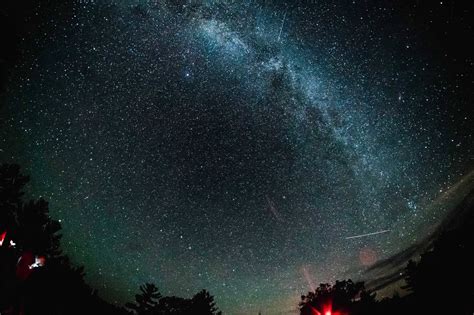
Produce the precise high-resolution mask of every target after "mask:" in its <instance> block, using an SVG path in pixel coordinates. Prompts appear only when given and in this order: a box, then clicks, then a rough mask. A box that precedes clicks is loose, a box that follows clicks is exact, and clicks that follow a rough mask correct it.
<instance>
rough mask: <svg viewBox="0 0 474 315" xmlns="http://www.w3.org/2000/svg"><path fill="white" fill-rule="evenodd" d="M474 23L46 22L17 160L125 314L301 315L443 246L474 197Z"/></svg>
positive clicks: (76, 15)
mask: <svg viewBox="0 0 474 315" xmlns="http://www.w3.org/2000/svg"><path fill="white" fill-rule="evenodd" d="M471 13H472V7H470V6H468V5H463V4H459V3H455V2H452V1H441V2H440V1H430V2H429V3H423V1H421V4H420V1H401V2H399V1H338V2H330V1H307V2H296V1H288V3H286V4H285V3H283V2H277V1H261V2H258V1H248V2H245V1H197V0H195V1H183V0H182V1H164V0H163V1H158V0H157V1H138V0H136V1H126V0H124V1H109V0H101V1H99V0H97V1H87V0H85V1H72V2H71V3H69V4H58V5H51V3H49V5H37V4H35V5H33V6H31V7H30V11H29V12H28V14H26V13H25V14H24V16H23V17H25V16H26V17H27V19H26V20H25V21H26V22H25V21H24V23H26V24H27V25H29V24H28V23H32V24H33V23H36V24H34V27H27V28H25V29H24V30H23V31H22V33H21V34H20V35H19V36H18V38H15V41H16V42H15V45H16V47H18V48H17V51H16V52H15V53H16V54H17V57H15V59H14V60H13V61H8V60H7V61H8V62H9V64H8V67H9V68H8V75H7V80H6V82H5V87H4V90H3V91H2V98H1V101H2V104H1V107H0V117H1V125H0V141H1V142H0V161H2V162H16V163H19V164H21V165H22V166H23V168H24V170H25V172H27V173H29V174H30V175H31V178H32V182H31V184H30V186H29V189H30V195H31V196H33V197H38V196H43V197H44V198H46V199H47V200H48V201H50V208H51V209H50V211H51V215H52V216H53V217H54V218H55V219H59V220H61V223H62V226H63V231H62V234H63V235H64V236H63V241H62V246H63V248H64V250H65V252H66V253H67V254H68V255H70V256H71V257H72V259H73V261H74V262H76V263H77V264H83V265H85V267H86V272H87V274H88V276H87V279H88V281H89V283H91V284H92V285H93V286H94V287H96V288H98V289H99V293H100V294H101V295H102V296H103V297H105V298H106V299H108V300H109V301H112V302H116V303H120V304H122V303H124V302H125V301H128V300H131V299H132V298H133V294H135V293H136V292H137V290H138V286H139V285H140V284H142V283H144V282H154V283H156V285H157V286H158V287H159V288H160V291H161V292H162V293H163V294H165V295H178V296H184V297H189V296H191V295H192V294H194V293H196V292H197V291H199V290H200V289H202V288H206V289H208V290H209V291H210V292H211V294H213V295H215V298H216V301H217V305H218V306H219V307H220V308H221V309H222V310H223V311H224V313H226V314H256V313H257V312H258V311H259V310H262V312H263V313H264V314H265V313H268V314H280V313H281V314H288V313H290V311H291V310H292V309H296V307H297V303H298V300H299V297H300V295H301V294H303V293H306V292H307V291H308V290H311V289H312V288H314V287H315V286H317V284H319V283H320V282H325V281H335V280H336V279H343V278H348V277H351V278H353V279H363V278H364V270H365V269H366V268H367V267H368V266H370V265H372V264H374V263H375V262H377V261H380V260H381V259H384V258H387V257H390V256H391V255H394V254H396V253H397V252H399V251H401V250H403V249H405V248H406V247H407V246H410V245H411V244H413V243H415V242H417V241H419V240H420V239H422V238H423V237H425V236H426V235H428V234H429V233H430V232H431V231H433V229H434V228H435V226H436V224H437V223H439V222H440V221H441V220H442V219H443V217H444V216H445V215H446V213H447V212H448V210H449V209H448V208H449V207H446V206H439V205H440V202H439V201H440V198H441V199H442V198H444V197H443V196H445V195H446V193H447V192H452V189H453V187H454V188H456V187H459V183H460V181H461V183H462V180H463V178H464V179H466V178H468V179H470V181H471V182H472V178H473V176H472V173H471V172H472V170H473V168H474V152H473V149H474V139H473V129H474V123H473V120H472V118H473V106H472V103H473V99H474V98H473V93H472V86H473V85H472V78H473V77H472V67H473V64H474V61H473V59H472V56H473V54H472V48H469V47H468V45H469V43H470V42H472V40H473V36H472V35H473V32H472V27H471V26H470V23H469V21H470V19H472V15H471ZM2 14H3V15H8V13H5V12H2ZM454 194H457V191H454ZM459 197H461V196H459ZM377 232H381V233H378V234H376V233H377ZM369 233H370V234H372V233H373V234H372V235H367V236H364V237H358V238H350V237H351V236H360V235H364V234H369ZM348 237H349V238H348Z"/></svg>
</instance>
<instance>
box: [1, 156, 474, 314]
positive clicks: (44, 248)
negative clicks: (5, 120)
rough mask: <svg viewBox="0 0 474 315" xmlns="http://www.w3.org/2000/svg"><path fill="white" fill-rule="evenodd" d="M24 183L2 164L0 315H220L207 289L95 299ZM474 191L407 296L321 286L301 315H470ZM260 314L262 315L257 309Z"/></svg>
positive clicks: (348, 285) (146, 288) (358, 285)
mask: <svg viewBox="0 0 474 315" xmlns="http://www.w3.org/2000/svg"><path fill="white" fill-rule="evenodd" d="M28 181H29V177H28V176H25V175H23V174H22V173H21V171H20V167H19V166H18V165H15V164H2V165H0V314H2V315H5V314H7V315H37V314H48V315H63V314H72V315H76V314H77V315H79V314H81V315H82V314H102V315H107V314H117V315H132V314H136V315H167V314H176V315H191V314H201V315H218V314H221V312H220V311H219V309H218V307H217V306H216V303H215V302H214V298H213V296H212V295H211V294H210V293H209V292H207V291H206V290H202V291H200V292H198V293H197V294H195V295H194V296H193V297H192V298H180V297H175V296H162V295H161V294H160V292H159V290H158V288H157V287H156V285H155V284H152V283H145V284H143V285H142V286H140V288H139V292H138V294H137V295H135V301H133V302H130V303H126V304H125V306H124V307H119V306H116V305H112V304H110V303H108V302H106V301H104V300H103V299H101V298H100V297H99V296H98V292H97V290H94V289H92V288H91V287H90V286H89V285H88V284H87V283H86V282H85V281H84V268H83V267H76V266H74V265H73V264H72V263H71V261H70V260H69V258H68V257H67V255H65V254H64V253H63V252H62V251H61V248H60V240H61V234H60V231H61V224H60V223H59V222H58V221H56V220H53V219H52V218H51V217H50V216H49V208H48V203H47V202H46V201H45V200H43V199H39V200H24V199H25V198H24V187H25V185H26V184H27V183H28ZM473 206H474V191H473V192H471V194H469V195H468V196H467V197H466V199H465V200H464V202H463V203H462V204H461V205H460V206H459V207H462V209H461V210H462V211H457V212H458V214H459V215H458V222H457V224H456V228H450V229H445V230H444V232H443V233H442V234H441V236H440V237H439V238H438V239H437V240H436V241H434V242H433V244H432V246H431V247H430V249H429V250H428V251H427V252H425V253H424V254H423V255H421V258H420V259H419V260H418V261H417V262H415V261H409V262H408V264H407V267H406V269H405V270H404V272H403V275H404V280H405V283H406V285H405V286H404V287H403V288H404V289H405V290H407V291H408V292H409V293H408V294H406V295H404V296H403V297H400V296H399V295H398V294H395V295H394V296H393V297H391V298H385V299H382V300H377V299H376V294H375V293H373V292H371V291H370V290H367V289H366V288H365V285H364V283H363V282H353V281H351V280H344V281H336V283H335V284H321V285H320V286H319V287H318V288H317V289H316V290H315V291H314V292H309V293H308V294H306V295H303V296H302V297H301V302H300V304H299V309H300V314H301V315H379V314H384V315H392V314H393V315H395V314H397V315H398V314H459V315H472V314H473V313H474V285H473V280H474V255H473V253H474V234H473V231H474V211H473V210H474V207H473ZM262 314H266V313H265V311H264V310H263V312H262Z"/></svg>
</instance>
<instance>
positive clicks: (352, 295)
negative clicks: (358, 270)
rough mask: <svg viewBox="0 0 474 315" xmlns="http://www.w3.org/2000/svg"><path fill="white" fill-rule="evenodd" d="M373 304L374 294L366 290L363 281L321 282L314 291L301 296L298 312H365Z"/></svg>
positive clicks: (309, 314)
mask: <svg viewBox="0 0 474 315" xmlns="http://www.w3.org/2000/svg"><path fill="white" fill-rule="evenodd" d="M374 305H375V294H374V293H370V292H367V291H366V290H365V287H364V283H363V282H353V281H352V280H350V279H349V280H343V281H336V283H335V284H334V285H331V284H329V283H321V284H320V285H319V287H318V288H317V289H316V290H315V292H308V294H307V295H303V296H302V297H301V302H300V314H302V315H314V314H318V313H320V314H326V313H327V312H328V311H329V312H331V314H338V315H343V314H366V313H367V312H369V311H370V310H371V309H372V308H373V307H374Z"/></svg>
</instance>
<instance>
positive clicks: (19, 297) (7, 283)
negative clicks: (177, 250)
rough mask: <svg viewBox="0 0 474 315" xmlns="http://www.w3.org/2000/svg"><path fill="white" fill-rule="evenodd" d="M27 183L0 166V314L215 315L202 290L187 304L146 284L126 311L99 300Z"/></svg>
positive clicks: (44, 205)
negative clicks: (31, 196)
mask: <svg viewBox="0 0 474 315" xmlns="http://www.w3.org/2000/svg"><path fill="white" fill-rule="evenodd" d="M28 181H29V177H28V176H25V175H23V174H22V173H21V171H20V167H19V166H18V165H16V164H2V165H0V314H2V315H5V314H7V315H37V314H38V315H39V314H48V315H63V314H72V315H76V314H77V315H79V314H81V315H83V314H102V315H107V314H116V315H121V314H122V315H131V314H137V315H161V314H162V315H165V314H176V315H188V314H189V315H191V314H203V315H216V314H220V312H219V310H218V308H217V307H216V305H215V302H214V298H213V296H211V295H210V294H209V292H207V291H205V290H202V291H201V292H198V293H197V294H196V295H194V296H193V297H192V298H191V299H185V298H179V297H174V296H173V297H164V296H161V294H160V293H159V292H158V289H157V288H156V286H155V285H154V284H149V283H148V284H144V285H143V286H141V287H140V292H139V294H137V295H136V296H135V301H134V302H132V303H127V304H126V307H118V306H115V305H112V304H110V303H107V302H106V301H104V300H103V299H101V298H100V297H99V296H98V294H97V290H94V289H92V288H91V287H90V286H89V285H88V284H87V283H86V282H85V281H84V275H85V274H84V268H83V267H76V266H74V265H73V264H72V263H71V261H70V259H69V258H68V257H67V255H65V254H64V253H62V251H61V249H60V240H61V234H60V231H61V224H60V223H59V222H58V221H57V220H53V219H52V218H51V217H50V216H49V208H48V203H47V202H46V201H45V200H43V199H39V200H28V201H25V200H24V199H25V198H24V187H25V185H26V184H27V183H28Z"/></svg>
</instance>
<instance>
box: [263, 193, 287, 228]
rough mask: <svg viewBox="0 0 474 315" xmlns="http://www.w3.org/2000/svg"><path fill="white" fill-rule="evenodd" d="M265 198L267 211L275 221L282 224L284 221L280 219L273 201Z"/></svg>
mask: <svg viewBox="0 0 474 315" xmlns="http://www.w3.org/2000/svg"><path fill="white" fill-rule="evenodd" d="M265 197H266V199H267V206H268V210H269V211H270V212H271V214H273V216H274V217H275V219H276V220H277V221H280V222H284V221H285V220H283V218H282V217H281V215H280V213H279V212H278V210H277V209H276V207H275V204H274V203H273V201H272V200H271V199H270V198H269V197H268V196H265Z"/></svg>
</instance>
